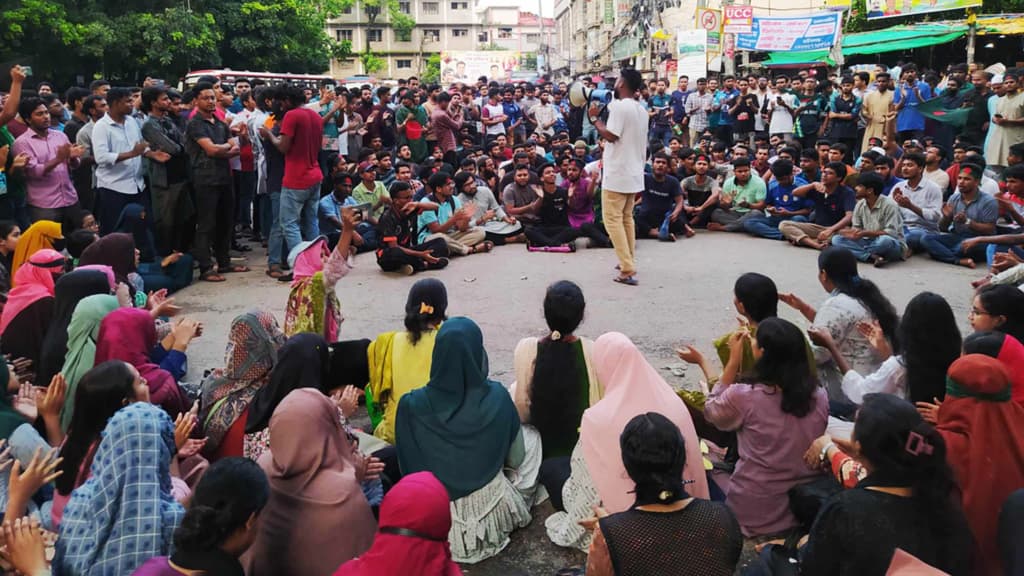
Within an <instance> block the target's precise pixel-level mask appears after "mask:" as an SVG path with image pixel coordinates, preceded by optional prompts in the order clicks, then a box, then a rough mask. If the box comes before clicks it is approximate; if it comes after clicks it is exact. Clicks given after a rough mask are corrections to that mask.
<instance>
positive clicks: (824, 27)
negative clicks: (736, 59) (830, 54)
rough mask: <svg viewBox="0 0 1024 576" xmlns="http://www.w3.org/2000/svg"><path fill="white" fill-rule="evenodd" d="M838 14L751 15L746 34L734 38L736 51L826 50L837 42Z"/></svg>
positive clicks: (840, 23) (839, 23)
mask: <svg viewBox="0 0 1024 576" xmlns="http://www.w3.org/2000/svg"><path fill="white" fill-rule="evenodd" d="M842 16H843V13H842V12H820V13H817V14H811V15H808V16H785V17H760V16H755V17H754V22H753V25H752V26H751V32H750V34H737V35H736V49H737V50H756V51H758V52H800V51H805V50H827V49H829V48H831V47H832V46H834V45H835V43H836V42H837V41H838V39H839V32H840V29H841V25H842Z"/></svg>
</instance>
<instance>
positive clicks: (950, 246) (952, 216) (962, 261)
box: [921, 163, 999, 268]
mask: <svg viewBox="0 0 1024 576" xmlns="http://www.w3.org/2000/svg"><path fill="white" fill-rule="evenodd" d="M983 172H984V169H983V168H982V167H981V166H978V165H977V164H966V163H965V164H961V165H960V173H959V174H958V175H957V178H956V180H957V187H958V191H957V192H955V193H954V194H953V195H952V196H950V197H949V200H948V201H947V202H946V204H945V205H944V206H943V207H942V218H941V219H940V220H939V232H934V233H931V234H927V235H926V236H925V237H924V238H922V239H921V247H922V248H924V249H925V250H926V251H927V252H928V254H929V255H930V256H931V257H932V258H933V259H935V260H938V261H940V262H946V263H949V264H959V265H960V266H966V267H968V268H974V265H975V262H985V260H986V253H985V252H986V250H987V248H988V245H987V244H984V243H981V242H978V243H974V242H972V243H971V244H970V246H969V248H968V249H967V250H964V249H963V248H962V246H961V245H962V244H963V241H964V240H967V239H968V238H975V237H978V236H991V235H993V234H995V232H996V220H997V219H998V218H999V202H998V201H996V199H995V198H994V197H993V196H990V195H988V194H986V193H984V192H982V191H981V188H980V184H981V175H982V173H983Z"/></svg>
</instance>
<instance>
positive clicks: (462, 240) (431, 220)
mask: <svg viewBox="0 0 1024 576" xmlns="http://www.w3.org/2000/svg"><path fill="white" fill-rule="evenodd" d="M427 185H428V186H430V189H431V190H432V191H433V193H432V194H430V195H429V196H427V200H429V201H430V202H433V203H434V204H436V205H437V208H436V209H434V210H426V211H423V212H421V213H420V217H419V228H420V235H419V239H420V243H424V242H428V241H430V240H434V239H436V238H442V239H444V241H445V242H447V243H448V250H449V251H450V252H451V254H452V255H454V256H465V255H467V254H476V253H477V252H490V251H491V248H494V243H493V242H490V241H488V240H486V238H487V233H486V232H485V231H484V229H483V228H474V227H473V226H472V224H473V222H472V218H473V213H474V212H475V211H476V208H475V207H474V206H463V205H462V202H461V201H460V200H459V199H458V198H456V197H455V196H454V192H455V184H454V183H453V182H452V178H451V176H449V175H448V174H447V173H446V172H437V173H435V174H432V175H431V176H430V179H429V180H428V181H427Z"/></svg>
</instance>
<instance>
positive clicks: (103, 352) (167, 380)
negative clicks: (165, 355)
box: [95, 308, 190, 418]
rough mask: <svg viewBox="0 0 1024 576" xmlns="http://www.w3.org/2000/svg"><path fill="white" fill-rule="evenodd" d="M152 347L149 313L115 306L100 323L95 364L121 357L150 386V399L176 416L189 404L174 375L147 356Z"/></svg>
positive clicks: (152, 325) (152, 330)
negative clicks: (115, 308) (133, 367)
mask: <svg viewBox="0 0 1024 576" xmlns="http://www.w3.org/2000/svg"><path fill="white" fill-rule="evenodd" d="M155 346H156V325H155V324H154V323H153V317H152V316H151V315H150V314H149V312H147V311H146V310H139V309H137V308H118V309H117V310H114V311H113V312H111V313H110V314H107V315H106V317H105V318H103V322H102V323H100V334H99V338H97V339H96V362H95V365H99V364H100V363H102V362H106V361H107V360H123V361H124V362H127V363H129V364H131V365H132V366H135V369H136V370H138V371H139V376H142V377H143V378H145V379H146V383H147V385H148V386H149V401H150V402H152V403H153V404H157V405H159V406H160V407H162V408H163V409H164V410H166V411H167V413H168V414H170V415H171V418H175V417H177V415H178V414H180V413H181V412H187V411H188V409H189V404H190V403H189V401H188V398H187V397H186V396H185V393H184V392H183V391H182V390H181V388H180V387H179V386H178V383H177V382H176V381H175V380H174V376H171V373H170V372H168V371H166V370H164V369H163V368H161V367H160V366H158V365H156V364H154V363H153V361H152V360H150V359H149V354H150V352H152V350H153V348H154V347H155Z"/></svg>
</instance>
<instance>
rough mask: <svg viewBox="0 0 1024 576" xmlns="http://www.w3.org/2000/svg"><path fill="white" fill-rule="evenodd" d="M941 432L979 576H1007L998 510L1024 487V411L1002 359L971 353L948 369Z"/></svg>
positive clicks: (939, 421) (940, 420)
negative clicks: (976, 549)
mask: <svg viewBox="0 0 1024 576" xmlns="http://www.w3.org/2000/svg"><path fill="white" fill-rule="evenodd" d="M936 428H937V429H938V431H939V432H940V433H941V434H942V437H943V439H944V440H945V441H946V458H947V459H948V460H949V464H950V466H952V468H953V472H954V473H955V475H956V479H957V483H958V484H959V485H960V491H961V493H962V495H963V509H964V513H965V514H966V516H967V522H968V524H969V525H970V527H971V531H972V532H973V533H974V540H975V543H976V545H977V546H978V547H979V548H980V550H979V553H978V554H977V559H976V566H975V573H976V574H1002V570H1001V569H1000V568H999V565H1000V556H999V550H998V547H997V539H996V532H997V522H998V518H999V510H1000V508H1002V506H1003V502H1005V501H1006V498H1007V497H1008V496H1009V495H1010V493H1011V492H1013V491H1014V490H1017V489H1018V488H1020V487H1021V486H1024V406H1021V405H1020V404H1018V403H1016V402H1011V401H1010V372H1009V370H1008V369H1007V368H1006V367H1005V366H1004V365H1003V363H1002V362H1000V361H999V360H997V359H995V358H992V357H990V356H985V355H983V354H968V355H966V356H963V357H961V358H960V359H959V360H957V361H956V362H953V364H952V365H951V366H950V367H949V372H948V378H947V380H946V399H945V401H944V402H943V403H942V407H941V408H939V417H938V423H937V425H936Z"/></svg>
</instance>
